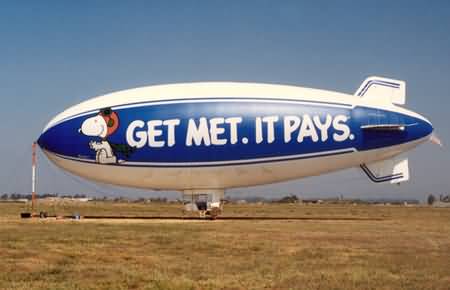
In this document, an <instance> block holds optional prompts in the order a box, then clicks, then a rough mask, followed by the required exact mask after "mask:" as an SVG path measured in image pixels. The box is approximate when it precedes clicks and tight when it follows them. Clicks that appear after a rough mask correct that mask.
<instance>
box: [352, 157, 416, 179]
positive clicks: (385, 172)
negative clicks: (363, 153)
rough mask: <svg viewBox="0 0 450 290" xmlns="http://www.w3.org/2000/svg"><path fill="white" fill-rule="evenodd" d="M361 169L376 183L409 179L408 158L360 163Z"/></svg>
mask: <svg viewBox="0 0 450 290" xmlns="http://www.w3.org/2000/svg"><path fill="white" fill-rule="evenodd" d="M361 169H362V170H363V171H364V173H366V174H367V176H368V177H369V179H370V180H372V181H373V182H376V183H381V182H389V183H401V182H405V181H408V180H409V166H408V158H393V159H388V160H383V161H378V162H375V163H370V164H361Z"/></svg>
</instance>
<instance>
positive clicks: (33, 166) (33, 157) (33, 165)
mask: <svg viewBox="0 0 450 290" xmlns="http://www.w3.org/2000/svg"><path fill="white" fill-rule="evenodd" d="M31 151H32V153H31V212H32V213H34V210H35V209H36V142H33V145H31Z"/></svg>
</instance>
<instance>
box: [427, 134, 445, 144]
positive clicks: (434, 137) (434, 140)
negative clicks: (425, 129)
mask: <svg viewBox="0 0 450 290" xmlns="http://www.w3.org/2000/svg"><path fill="white" fill-rule="evenodd" d="M430 141H431V143H433V144H436V145H439V146H441V147H444V144H442V141H441V139H439V137H438V136H437V135H436V134H434V133H433V135H431V137H430Z"/></svg>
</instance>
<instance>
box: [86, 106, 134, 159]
mask: <svg viewBox="0 0 450 290" xmlns="http://www.w3.org/2000/svg"><path fill="white" fill-rule="evenodd" d="M118 128H119V116H118V115H117V113H116V112H113V111H112V110H111V108H106V109H102V110H100V112H99V113H98V114H97V115H96V116H94V117H90V118H88V119H86V120H84V121H83V123H82V124H81V128H80V129H79V130H78V131H79V132H80V133H81V134H83V135H86V136H92V137H99V138H101V141H94V140H92V141H90V142H89V147H90V148H91V149H93V150H95V152H96V158H95V159H96V161H97V162H98V163H100V164H113V163H122V162H124V160H119V159H118V158H117V156H116V153H117V152H119V153H122V154H124V155H125V156H126V157H129V155H130V154H131V153H132V152H133V149H134V148H132V147H130V146H128V145H124V144H113V143H110V142H109V141H108V140H107V138H108V137H109V136H110V135H112V134H114V132H116V131H117V129H118Z"/></svg>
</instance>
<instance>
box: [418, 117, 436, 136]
mask: <svg viewBox="0 0 450 290" xmlns="http://www.w3.org/2000/svg"><path fill="white" fill-rule="evenodd" d="M422 118H423V117H422ZM418 123H419V125H418V128H417V131H418V132H417V136H418V137H419V138H424V137H427V136H431V133H433V130H434V128H433V124H431V122H430V121H428V120H427V119H426V118H423V120H420V121H419V122H418Z"/></svg>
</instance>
